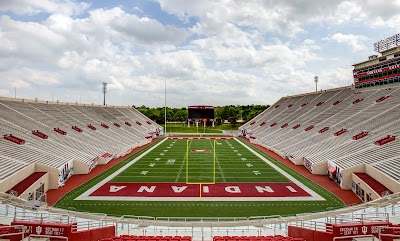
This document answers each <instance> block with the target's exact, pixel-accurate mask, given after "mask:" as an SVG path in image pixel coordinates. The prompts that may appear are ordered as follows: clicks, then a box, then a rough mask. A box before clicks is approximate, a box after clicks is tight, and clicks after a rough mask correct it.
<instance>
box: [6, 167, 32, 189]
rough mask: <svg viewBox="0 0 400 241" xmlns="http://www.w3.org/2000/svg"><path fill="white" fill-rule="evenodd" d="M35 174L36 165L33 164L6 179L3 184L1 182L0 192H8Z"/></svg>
mask: <svg viewBox="0 0 400 241" xmlns="http://www.w3.org/2000/svg"><path fill="white" fill-rule="evenodd" d="M34 172H35V164H34V163H33V164H31V165H29V166H27V167H25V168H24V169H22V170H20V171H19V172H16V173H14V174H13V175H11V176H10V177H8V178H6V179H5V180H3V181H2V182H0V192H7V191H8V190H10V189H11V188H12V187H14V186H15V185H17V184H18V183H19V182H21V181H22V180H24V179H25V178H27V177H29V176H30V175H31V174H32V173H34Z"/></svg>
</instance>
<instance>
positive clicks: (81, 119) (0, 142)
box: [0, 98, 161, 182]
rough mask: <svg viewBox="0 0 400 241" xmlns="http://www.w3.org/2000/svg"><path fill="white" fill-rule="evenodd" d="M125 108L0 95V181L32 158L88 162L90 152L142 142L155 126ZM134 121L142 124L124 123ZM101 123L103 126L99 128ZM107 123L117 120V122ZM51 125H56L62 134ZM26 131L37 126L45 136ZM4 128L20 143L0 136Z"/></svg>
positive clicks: (118, 149)
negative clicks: (11, 97) (106, 126)
mask: <svg viewBox="0 0 400 241" xmlns="http://www.w3.org/2000/svg"><path fill="white" fill-rule="evenodd" d="M131 109H132V108H130V107H114V106H110V107H108V106H107V107H105V106H94V105H89V106H85V105H80V104H77V103H58V102H44V101H37V100H22V99H9V98H8V99H7V98H2V99H0V134H1V137H2V138H1V139H0V163H1V165H0V173H1V174H0V182H1V181H2V180H4V179H6V178H7V177H9V176H11V175H12V174H13V173H15V172H16V171H18V170H22V169H24V168H25V167H27V166H29V165H30V164H33V163H38V164H43V165H45V166H48V167H52V168H59V167H60V166H62V165H64V164H65V163H66V162H68V161H71V160H76V161H80V162H82V163H84V165H87V166H89V165H91V163H92V162H93V159H94V158H97V157H102V156H103V155H104V154H105V153H109V156H110V157H112V156H115V155H118V154H120V153H125V152H126V151H127V150H131V149H133V148H135V147H136V146H138V145H142V143H144V142H148V140H147V139H146V137H148V135H149V134H148V133H154V132H155V129H156V128H161V127H160V126H159V125H157V124H156V123H154V122H153V121H151V120H150V119H148V118H146V117H144V116H143V115H141V114H137V111H136V110H131ZM120 110H121V111H120ZM124 113H127V114H124ZM136 121H140V122H143V123H146V124H144V125H141V126H139V125H132V126H128V125H126V124H124V122H130V123H136ZM102 123H104V124H106V125H108V126H109V128H108V129H106V128H101V124H102ZM113 123H119V124H120V127H118V126H116V125H114V124H113ZM147 123H150V124H147ZM89 125H91V126H93V127H95V129H96V130H93V128H89V127H88V126H89ZM54 129H60V130H62V131H63V132H65V135H61V134H60V133H57V132H55V131H54ZM32 131H38V132H40V133H41V134H43V135H45V136H46V137H47V138H41V137H40V135H34V134H32ZM60 132H61V131H60ZM10 134H11V135H12V136H15V137H17V138H20V139H21V140H23V141H24V143H21V145H18V144H16V143H13V142H12V141H9V140H7V139H10V138H3V136H4V135H10ZM10 163H13V164H12V165H11V164H10Z"/></svg>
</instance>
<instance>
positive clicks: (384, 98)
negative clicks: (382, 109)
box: [376, 95, 390, 103]
mask: <svg viewBox="0 0 400 241" xmlns="http://www.w3.org/2000/svg"><path fill="white" fill-rule="evenodd" d="M389 97H390V95H386V96H382V97H381V98H379V99H377V100H376V103H379V102H382V101H384V100H386V99H387V98H389Z"/></svg>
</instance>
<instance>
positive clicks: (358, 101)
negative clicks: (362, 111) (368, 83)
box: [353, 99, 364, 105]
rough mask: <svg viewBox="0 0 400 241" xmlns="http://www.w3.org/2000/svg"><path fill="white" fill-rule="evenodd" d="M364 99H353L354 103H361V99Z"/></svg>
mask: <svg viewBox="0 0 400 241" xmlns="http://www.w3.org/2000/svg"><path fill="white" fill-rule="evenodd" d="M363 100H364V99H356V100H355V101H353V105H355V104H357V103H360V102H361V101H363Z"/></svg>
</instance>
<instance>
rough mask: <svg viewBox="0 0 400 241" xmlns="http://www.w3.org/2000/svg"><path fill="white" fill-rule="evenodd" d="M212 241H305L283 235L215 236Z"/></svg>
mask: <svg viewBox="0 0 400 241" xmlns="http://www.w3.org/2000/svg"><path fill="white" fill-rule="evenodd" d="M213 241H305V240H304V239H303V238H292V237H288V236H283V235H271V236H215V237H213Z"/></svg>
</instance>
